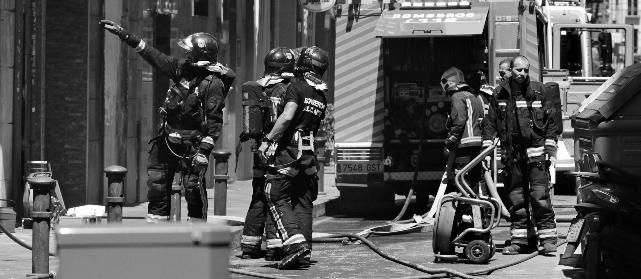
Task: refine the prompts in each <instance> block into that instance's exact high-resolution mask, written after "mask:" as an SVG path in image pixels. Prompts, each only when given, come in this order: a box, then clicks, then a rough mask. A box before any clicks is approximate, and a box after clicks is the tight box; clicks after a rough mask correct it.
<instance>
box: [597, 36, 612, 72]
mask: <svg viewBox="0 0 641 279" xmlns="http://www.w3.org/2000/svg"><path fill="white" fill-rule="evenodd" d="M599 51H600V52H601V66H600V67H599V70H600V71H601V75H602V76H605V77H609V76H611V75H612V74H614V68H612V34H611V33H610V32H601V33H599Z"/></svg>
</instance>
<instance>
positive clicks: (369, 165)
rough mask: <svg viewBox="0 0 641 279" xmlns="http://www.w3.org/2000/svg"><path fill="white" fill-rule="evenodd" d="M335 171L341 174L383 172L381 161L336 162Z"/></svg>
mask: <svg viewBox="0 0 641 279" xmlns="http://www.w3.org/2000/svg"><path fill="white" fill-rule="evenodd" d="M336 172H337V173H343V174H367V173H380V172H383V162H381V161H368V162H338V163H337V164H336Z"/></svg>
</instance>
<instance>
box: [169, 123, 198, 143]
mask: <svg viewBox="0 0 641 279" xmlns="http://www.w3.org/2000/svg"><path fill="white" fill-rule="evenodd" d="M164 131H165V134H166V135H167V140H168V141H169V142H171V143H176V144H182V143H190V142H199V141H200V140H201V138H202V135H201V133H200V132H199V131H197V130H178V129H172V128H170V127H167V126H165V129H164Z"/></svg>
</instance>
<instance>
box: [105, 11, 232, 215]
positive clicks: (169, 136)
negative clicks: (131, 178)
mask: <svg viewBox="0 0 641 279" xmlns="http://www.w3.org/2000/svg"><path fill="white" fill-rule="evenodd" d="M100 24H101V25H102V27H103V28H104V29H105V30H107V31H109V32H111V33H113V34H115V35H117V36H118V37H119V38H120V39H121V40H122V41H123V42H125V43H126V44H127V45H129V46H131V47H132V48H135V50H136V52H138V54H140V56H142V57H143V58H144V59H145V60H146V61H147V62H149V63H150V64H151V65H152V66H154V67H155V68H156V69H158V70H159V71H160V72H162V73H164V74H166V75H167V76H169V78H170V79H171V81H172V84H171V86H170V88H169V90H168V91H167V96H166V98H165V101H164V104H163V106H162V107H161V109H160V111H161V114H162V123H161V128H160V131H159V134H158V135H157V136H156V137H155V138H153V139H152V140H151V141H150V144H151V150H150V151H149V160H148V162H147V175H148V179H147V185H148V187H149V191H148V194H147V198H148V200H149V206H148V209H147V217H146V219H147V221H148V222H160V221H167V220H169V207H170V189H171V184H172V182H173V177H174V174H175V172H176V171H180V177H181V181H182V182H183V186H184V189H185V199H186V200H187V209H188V214H187V215H188V219H189V220H190V221H192V222H194V221H206V219H207V206H208V204H207V192H206V189H205V182H204V172H205V171H206V169H207V165H208V158H209V154H210V153H211V151H212V149H213V148H214V143H215V141H216V140H217V139H218V137H219V136H220V133H221V128H222V117H223V112H222V109H223V107H224V106H225V97H226V96H227V93H228V92H229V89H230V87H231V84H232V82H233V81H234V78H235V74H234V72H233V71H232V70H231V69H229V68H227V67H225V66H223V65H222V64H220V63H218V62H217V53H218V42H217V41H216V38H214V36H212V35H210V34H207V33H195V34H191V35H189V36H187V37H186V38H183V39H181V40H179V41H178V46H180V47H181V48H182V49H183V50H184V51H185V52H184V57H182V58H180V59H178V58H175V57H172V56H168V55H165V54H163V53H161V52H160V51H158V50H157V49H155V48H153V47H152V46H151V45H148V44H147V43H146V42H145V41H143V40H141V39H140V38H138V37H137V36H136V35H134V34H131V33H129V32H128V31H127V30H126V29H124V28H123V27H121V26H119V25H118V24H116V23H114V22H113V21H110V20H101V21H100Z"/></svg>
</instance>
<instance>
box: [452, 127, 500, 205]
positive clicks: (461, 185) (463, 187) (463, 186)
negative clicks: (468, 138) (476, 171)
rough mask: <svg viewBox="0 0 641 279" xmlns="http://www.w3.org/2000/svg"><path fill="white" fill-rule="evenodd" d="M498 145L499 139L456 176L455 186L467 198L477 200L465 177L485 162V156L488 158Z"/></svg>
mask: <svg viewBox="0 0 641 279" xmlns="http://www.w3.org/2000/svg"><path fill="white" fill-rule="evenodd" d="M497 145H498V139H494V140H493V141H492V144H491V145H490V146H488V147H487V148H485V150H483V151H481V153H480V154H479V155H477V156H476V157H474V159H472V161H471V162H469V163H468V164H467V165H465V167H463V168H462V169H461V170H460V171H459V172H458V173H456V176H454V184H456V187H457V188H458V189H459V190H460V191H461V193H462V194H463V195H464V196H465V197H468V198H469V197H472V198H477V195H476V193H474V191H473V190H472V188H470V185H468V184H467V182H466V181H465V179H463V177H464V175H465V174H467V173H468V172H469V171H470V169H472V168H473V167H474V166H476V165H478V164H479V163H480V162H481V161H483V159H484V158H485V156H488V155H489V154H490V152H492V151H493V150H494V148H496V146H497Z"/></svg>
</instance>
